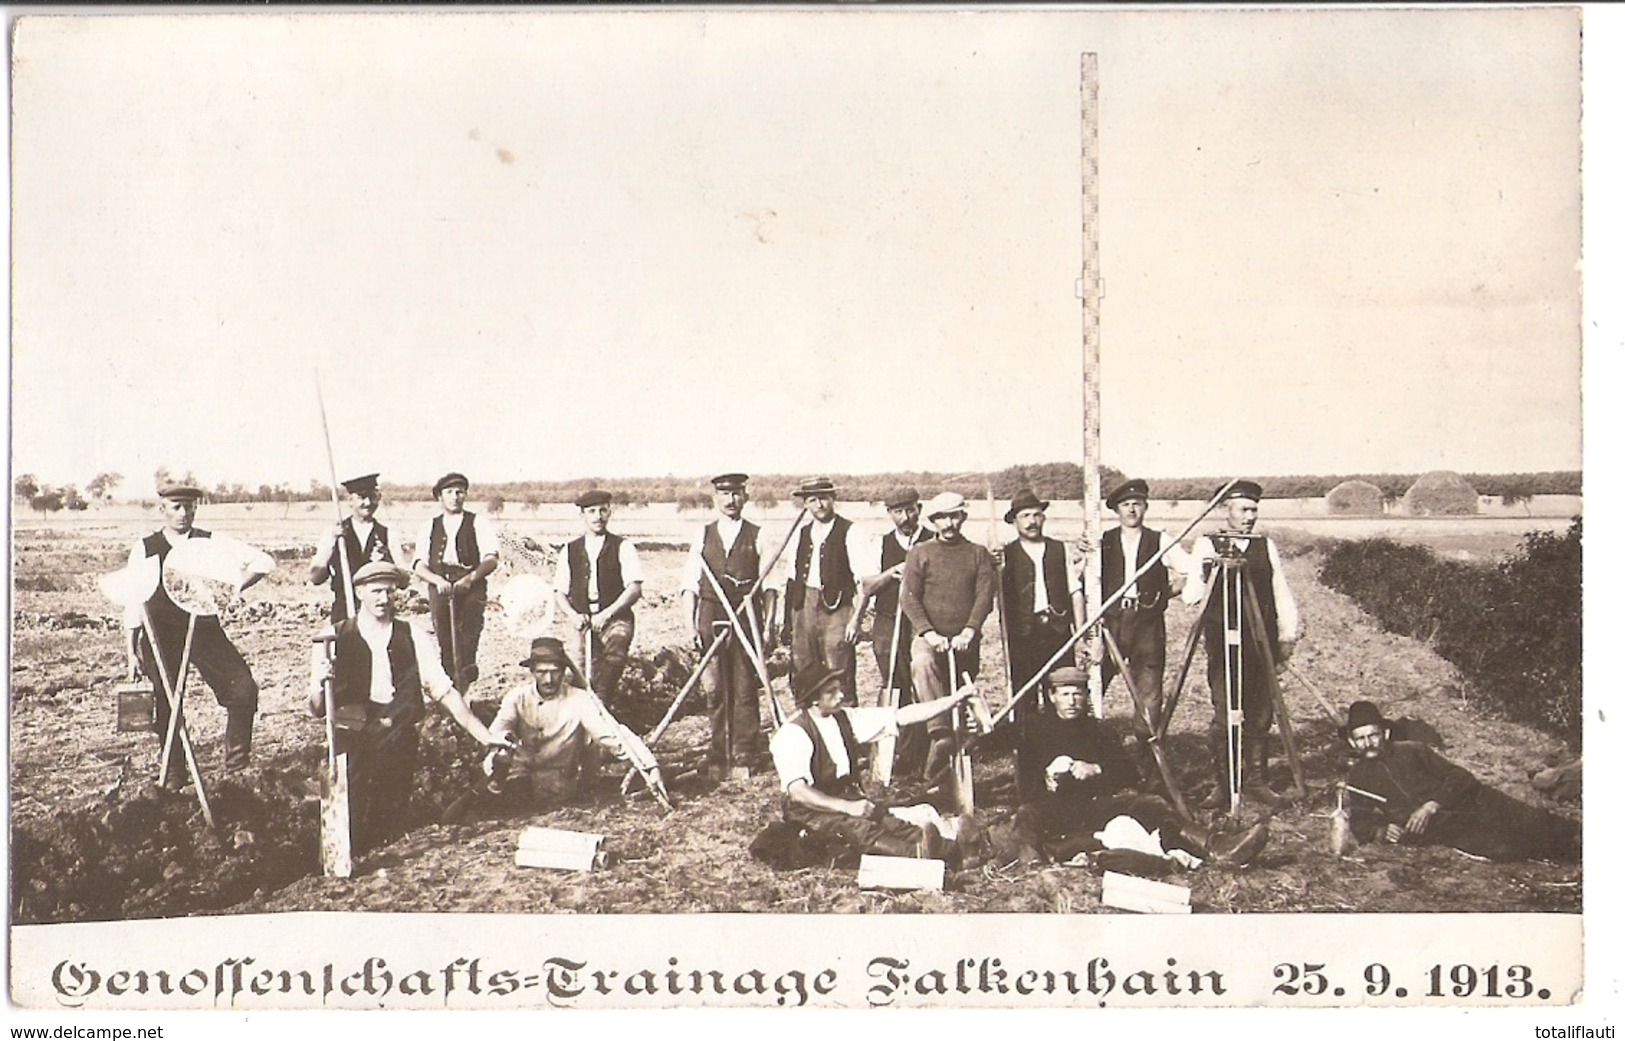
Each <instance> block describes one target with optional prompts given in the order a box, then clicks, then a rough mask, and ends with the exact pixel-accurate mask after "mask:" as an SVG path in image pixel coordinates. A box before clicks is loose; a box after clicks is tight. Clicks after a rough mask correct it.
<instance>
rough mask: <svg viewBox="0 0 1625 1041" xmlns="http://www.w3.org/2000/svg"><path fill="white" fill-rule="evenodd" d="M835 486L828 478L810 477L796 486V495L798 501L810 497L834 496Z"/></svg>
mask: <svg viewBox="0 0 1625 1041" xmlns="http://www.w3.org/2000/svg"><path fill="white" fill-rule="evenodd" d="M834 494H835V484H834V482H833V481H831V480H830V479H829V478H828V477H809V478H807V479H806V480H805V481H802V482H801V483H800V484H798V485H796V490H795V492H794V495H795V497H796V498H798V499H805V498H807V496H809V495H834Z"/></svg>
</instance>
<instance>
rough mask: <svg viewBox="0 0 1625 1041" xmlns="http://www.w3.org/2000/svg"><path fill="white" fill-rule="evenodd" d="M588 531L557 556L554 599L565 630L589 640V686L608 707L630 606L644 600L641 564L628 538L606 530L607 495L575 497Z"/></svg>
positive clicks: (628, 636) (628, 633)
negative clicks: (590, 685)
mask: <svg viewBox="0 0 1625 1041" xmlns="http://www.w3.org/2000/svg"><path fill="white" fill-rule="evenodd" d="M576 507H577V508H578V509H579V510H580V511H581V518H582V520H583V521H584V522H585V523H586V526H587V532H586V534H584V535H582V536H581V537H580V538H577V539H574V540H573V541H571V542H570V543H569V544H568V545H566V546H565V547H564V552H563V553H561V554H559V566H558V571H557V572H556V573H555V575H554V579H553V596H554V599H555V600H556V601H557V602H558V606H559V610H560V612H562V614H563V618H564V625H565V627H566V628H567V629H570V630H573V631H575V632H578V633H580V634H581V639H582V641H583V646H584V647H585V646H586V642H587V641H591V643H590V646H591V651H592V653H591V655H590V656H588V655H583V660H589V658H590V660H591V662H592V675H591V676H589V677H588V682H590V683H591V684H592V689H593V691H594V692H596V693H597V695H598V697H599V698H600V700H602V701H603V703H604V704H605V705H606V706H608V707H610V708H613V707H614V705H615V695H616V691H617V689H618V688H619V686H620V682H621V673H623V672H625V671H626V661H627V656H628V654H629V653H630V652H631V648H632V635H633V631H634V620H633V615H632V605H633V604H635V603H637V602H638V601H639V600H640V599H642V597H643V564H642V562H641V561H640V560H639V559H638V550H637V547H636V546H634V545H632V540H631V539H626V538H622V537H621V536H619V535H616V534H615V533H613V532H611V531H610V530H609V518H610V513H611V510H612V503H611V496H610V494H609V492H606V491H604V490H603V489H601V488H594V489H591V490H590V491H586V492H582V493H581V494H580V495H579V496H577V497H576Z"/></svg>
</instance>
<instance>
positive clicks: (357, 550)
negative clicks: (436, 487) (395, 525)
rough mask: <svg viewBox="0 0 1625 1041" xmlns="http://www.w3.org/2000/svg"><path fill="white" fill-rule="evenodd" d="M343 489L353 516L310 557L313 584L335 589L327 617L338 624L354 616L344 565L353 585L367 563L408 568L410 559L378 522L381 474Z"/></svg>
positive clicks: (354, 481) (346, 484)
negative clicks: (355, 576)
mask: <svg viewBox="0 0 1625 1041" xmlns="http://www.w3.org/2000/svg"><path fill="white" fill-rule="evenodd" d="M342 487H343V488H344V493H345V496H346V498H347V499H348V502H349V507H350V515H349V516H348V517H346V518H344V520H343V521H341V522H339V523H338V524H335V525H334V526H333V530H332V531H331V533H330V534H329V536H328V539H327V542H326V543H325V544H324V545H322V546H319V547H318V548H317V550H316V554H315V556H313V557H311V558H310V584H311V585H313V586H319V585H328V586H331V587H332V590H333V607H332V609H331V610H330V611H329V612H328V617H329V618H331V619H332V620H333V622H335V623H337V622H342V621H344V620H345V619H346V618H349V617H351V616H352V615H353V614H354V613H355V611H354V609H353V606H351V605H347V604H346V603H345V602H344V600H345V591H344V590H345V581H344V575H343V574H342V573H341V570H340V569H341V568H342V567H343V565H344V564H348V565H349V566H350V575H351V576H352V581H351V583H350V585H352V586H353V585H354V581H353V578H354V575H355V573H356V572H357V571H358V570H360V569H361V568H362V567H363V566H365V565H367V564H370V563H373V562H374V561H380V560H381V561H383V562H385V563H387V564H397V565H405V563H406V561H407V559H408V558H407V556H406V551H405V550H403V549H402V548H401V544H400V540H399V539H398V538H397V537H396V535H395V533H394V532H392V531H391V530H390V529H389V528H386V527H385V526H384V525H383V524H381V523H379V522H378V520H377V519H376V518H377V513H378V503H379V502H380V501H381V500H382V496H381V495H380V494H379V491H378V475H377V474H362V475H361V476H360V477H352V478H350V479H349V480H348V481H344V482H342ZM340 541H343V543H344V552H343V553H342V554H341V553H340V552H339V542H340Z"/></svg>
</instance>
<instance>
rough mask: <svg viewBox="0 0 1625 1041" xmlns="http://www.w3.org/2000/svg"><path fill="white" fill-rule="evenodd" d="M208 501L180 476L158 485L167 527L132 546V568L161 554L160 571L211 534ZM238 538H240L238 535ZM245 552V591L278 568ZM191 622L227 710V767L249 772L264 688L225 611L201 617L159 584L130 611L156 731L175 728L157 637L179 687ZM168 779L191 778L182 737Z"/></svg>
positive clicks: (132, 644) (129, 648) (131, 654)
mask: <svg viewBox="0 0 1625 1041" xmlns="http://www.w3.org/2000/svg"><path fill="white" fill-rule="evenodd" d="M201 498H203V492H202V490H201V489H199V488H195V487H193V486H192V485H189V484H183V483H180V482H177V481H165V482H164V483H163V484H161V485H160V486H159V487H158V511H159V513H160V514H161V515H162V517H163V522H164V526H163V527H162V528H160V529H158V530H157V531H155V532H153V533H152V534H151V535H148V536H146V537H145V538H143V539H140V540H138V541H137V542H136V543H135V544H134V545H133V546H131V547H130V558H129V567H130V568H131V569H132V570H133V569H135V568H137V567H139V566H140V565H141V563H142V562H143V561H144V560H146V559H147V558H149V557H156V558H157V560H158V567H159V569H160V571H161V569H162V568H163V564H164V560H165V558H167V557H168V556H169V551H170V550H171V549H173V548H174V547H176V546H178V545H180V544H181V543H183V542H185V541H186V540H188V539H207V538H211V537H212V535H211V533H210V532H207V531H205V530H203V529H202V528H199V527H195V526H194V525H193V521H194V520H195V519H196V517H197V507H198V500H199V499H201ZM231 541H233V542H234V543H235V540H231ZM235 545H239V546H240V545H241V544H240V543H235ZM242 550H243V552H242V556H243V570H242V578H241V581H240V582H239V584H238V590H239V591H241V590H244V589H247V588H248V587H249V586H252V585H253V584H254V583H256V582H258V581H259V580H260V579H262V578H264V577H265V576H266V575H268V574H270V573H271V572H272V571H273V570H275V569H276V561H275V560H273V559H271V556H270V554H268V553H265V552H263V551H261V550H257V549H253V548H252V547H248V546H243V547H242ZM143 614H144V615H145V619H148V620H150V621H151V624H152V628H153V632H151V633H148V632H146V626H145V624H144V620H143ZM189 624H190V625H191V632H192V640H191V650H190V659H189V660H190V662H191V665H192V667H194V668H196V669H197V673H198V675H199V676H200V677H201V678H202V679H203V682H204V683H206V684H207V685H208V687H209V689H210V690H211V691H213V692H214V697H215V700H216V701H217V702H219V703H220V707H221V708H223V709H225V710H226V733H225V766H226V769H227V770H242V769H246V768H247V767H248V758H249V752H250V749H251V747H252V744H253V737H254V715H255V713H256V712H258V711H259V697H260V688H259V684H257V683H255V682H254V676H253V674H252V673H251V672H250V671H249V668H248V663H247V662H246V661H244V660H243V656H242V653H241V652H239V651H238V650H237V648H236V646H235V645H233V644H232V642H231V640H230V639H228V638H227V636H226V633H225V630H224V629H222V628H221V627H220V619H219V617H218V616H216V615H213V614H206V615H198V616H196V617H195V619H194V618H193V616H191V615H188V613H187V612H186V611H185V610H184V609H182V608H181V607H180V606H178V605H177V604H176V603H175V602H174V601H173V600H171V599H170V598H169V594H168V593H166V592H165V591H164V584H163V582H162V581H160V582H159V583H158V586H157V588H156V589H154V590H153V592H152V595H151V596H150V597H149V598H148V599H147V602H146V605H145V608H144V611H143V608H142V607H140V606H137V607H133V608H129V609H127V610H126V611H125V614H124V627H125V633H126V638H125V653H126V655H127V656H128V660H129V663H130V672H131V674H132V675H134V674H135V673H136V672H137V671H139V672H140V673H141V674H142V675H144V676H147V677H148V678H150V679H151V680H152V684H153V705H154V707H155V709H156V718H155V720H154V726H153V729H154V731H155V732H156V733H157V734H158V740H159V741H160V742H162V741H163V740H164V737H165V735H166V734H167V733H168V730H169V718H170V708H169V699H168V697H167V695H166V694H165V692H164V686H163V681H162V679H161V678H160V674H159V672H158V663H157V659H156V658H155V657H154V655H153V645H152V642H151V641H152V640H156V641H157V650H158V654H159V655H160V656H161V657H162V658H163V662H164V666H165V668H166V670H167V672H168V675H169V681H170V686H171V688H176V687H178V685H179V683H180V666H181V656H182V654H183V652H184V651H185V649H186V634H187V629H188V625H189ZM160 754H161V753H160ZM168 777H169V778H171V779H172V780H173V781H174V782H175V783H184V781H185V778H186V764H185V761H184V753H183V751H182V749H181V743H180V742H179V741H176V742H174V743H173V744H172V745H171V746H170V755H169V764H168Z"/></svg>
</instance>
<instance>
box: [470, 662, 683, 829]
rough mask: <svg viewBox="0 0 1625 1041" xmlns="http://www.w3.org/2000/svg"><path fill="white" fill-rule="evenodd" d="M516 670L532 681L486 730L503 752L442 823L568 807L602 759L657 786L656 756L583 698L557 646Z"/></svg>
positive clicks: (509, 698) (506, 700) (488, 761)
mask: <svg viewBox="0 0 1625 1041" xmlns="http://www.w3.org/2000/svg"><path fill="white" fill-rule="evenodd" d="M519 664H520V666H521V667H523V668H526V669H529V670H530V678H529V679H527V680H525V681H523V682H521V683H519V684H518V685H516V686H514V687H513V688H512V689H511V690H509V691H508V692H507V693H506V694H504V695H503V697H502V704H501V706H500V707H499V708H498V709H497V716H496V720H495V721H494V722H493V723H492V724H491V735H492V737H493V739H494V740H495V741H500V742H502V743H503V744H502V747H499V748H496V749H494V750H493V751H492V752H491V753H490V754H488V755H487V756H486V758H485V762H484V764H483V766H482V770H483V773H484V780H483V783H482V784H481V785H479V786H478V787H476V788H475V789H474V790H473V791H472V792H470V793H469V794H468V795H466V796H463V797H460V798H459V799H457V800H456V801H455V802H453V803H452V804H451V806H450V807H448V808H447V810H446V813H445V815H444V816H443V817H442V818H441V820H442V822H444V823H448V824H450V823H455V822H456V821H458V820H460V819H461V818H462V817H463V816H465V815H466V814H467V813H468V811H469V810H471V809H472V808H473V807H474V806H475V805H476V804H478V803H480V802H492V803H494V804H496V805H498V806H503V807H508V808H513V809H528V810H537V809H543V808H551V807H554V806H557V805H559V804H560V803H563V802H567V801H569V800H570V799H572V798H574V797H575V796H576V795H577V794H578V792H579V791H580V789H581V786H582V783H583V781H584V780H590V779H591V778H590V777H589V776H587V774H586V768H587V767H588V765H589V763H590V764H591V765H592V766H593V768H596V764H597V761H598V753H599V752H607V753H609V754H610V755H613V756H614V757H615V758H617V759H619V760H621V761H622V762H624V763H627V764H628V765H632V766H636V767H637V768H638V769H639V770H641V771H644V772H645V776H646V777H648V778H649V780H650V783H651V784H658V783H660V768H659V766H658V765H657V764H656V762H655V758H654V755H653V754H652V753H651V752H650V751H649V749H648V747H647V746H646V745H644V743H643V742H642V741H640V740H639V739H638V737H637V735H636V734H634V733H632V731H630V730H629V729H627V728H626V727H625V726H623V725H622V724H621V723H620V722H619V721H618V720H617V719H616V718H615V717H614V716H613V715H611V714H610V713H609V710H608V709H606V708H604V706H603V702H601V701H599V700H598V699H596V698H594V697H593V695H592V694H591V693H590V692H589V691H588V690H587V683H586V680H585V679H584V678H583V677H582V675H581V672H580V670H578V669H577V668H576V665H575V663H574V662H573V661H571V660H570V657H569V655H567V654H566V653H565V652H564V643H563V642H562V641H560V640H559V639H558V638H557V637H553V636H540V637H537V638H536V639H534V640H532V641H531V644H530V655H529V656H528V657H526V658H525V660H524V661H521V662H520V663H519ZM589 750H591V751H592V753H593V754H592V755H591V757H590V759H589V757H588V752H589Z"/></svg>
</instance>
